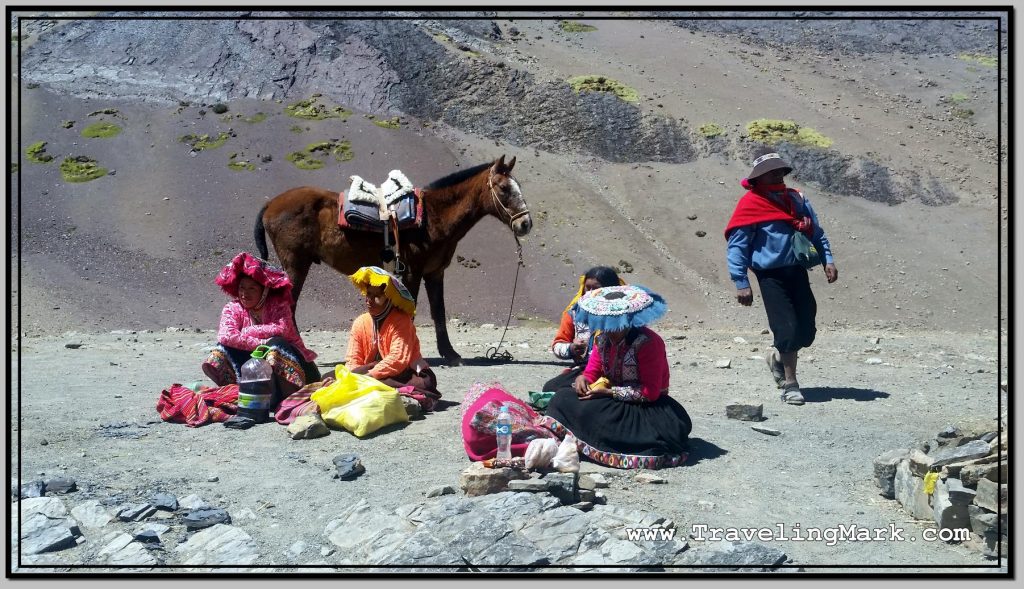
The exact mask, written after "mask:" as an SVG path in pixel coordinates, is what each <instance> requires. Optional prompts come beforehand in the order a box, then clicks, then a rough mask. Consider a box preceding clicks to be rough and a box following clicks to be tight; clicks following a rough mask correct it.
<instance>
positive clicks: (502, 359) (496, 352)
mask: <svg viewBox="0 0 1024 589" xmlns="http://www.w3.org/2000/svg"><path fill="white" fill-rule="evenodd" d="M515 237H516V253H517V254H518V256H519V260H518V262H516V277H515V280H514V281H513V282H512V300H511V301H510V302H509V304H508V319H506V320H505V329H504V330H502V332H501V339H500V340H498V345H497V346H492V347H490V348H488V349H487V353H485V354H484V355H483V356H478V357H477V360H482V361H484V362H487V363H491V364H505V363H507V362H514V361H515V357H514V356H512V353H511V352H509V351H508V350H502V349H501V346H502V345H503V344H504V343H505V334H506V333H508V325H509V323H511V322H512V309H513V308H514V307H515V304H516V288H518V286H519V269H520V268H522V267H523V266H524V265H525V264H523V244H522V243H520V242H519V236H518V235H516V236H515Z"/></svg>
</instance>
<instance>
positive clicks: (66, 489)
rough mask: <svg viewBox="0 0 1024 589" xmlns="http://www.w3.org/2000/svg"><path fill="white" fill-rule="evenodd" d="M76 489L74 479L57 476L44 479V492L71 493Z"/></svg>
mask: <svg viewBox="0 0 1024 589" xmlns="http://www.w3.org/2000/svg"><path fill="white" fill-rule="evenodd" d="M77 490H78V485H77V484H76V483H75V480H74V479H67V478H63V477H58V478H54V479H50V480H48V481H46V492H47V493H51V494H54V493H59V494H61V495H63V494H65V493H71V492H74V491H77Z"/></svg>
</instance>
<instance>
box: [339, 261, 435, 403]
mask: <svg viewBox="0 0 1024 589" xmlns="http://www.w3.org/2000/svg"><path fill="white" fill-rule="evenodd" d="M349 278H350V279H351V280H352V284H354V285H355V286H356V288H358V289H359V291H360V292H361V293H362V294H363V296H364V297H365V298H366V313H363V314H362V315H360V316H359V317H356V319H355V321H353V322H352V330H351V333H350V335H349V340H348V351H347V353H346V355H345V367H346V368H348V369H349V370H351V371H352V372H355V373H357V374H368V375H370V376H372V377H373V378H375V379H377V380H379V381H381V382H382V383H384V384H386V385H388V386H390V387H394V388H396V389H399V392H401V393H403V394H406V395H407V396H411V397H413V398H415V399H416V400H417V401H418V402H419V403H420V406H421V407H422V408H423V410H424V411H430V410H431V409H433V407H434V403H435V402H436V401H437V400H438V399H440V398H441V393H439V392H438V391H437V377H436V376H435V375H434V371H433V370H431V369H430V366H429V365H428V364H427V362H426V360H424V359H423V356H422V355H420V340H419V337H417V335H416V326H415V325H414V324H413V320H412V319H413V317H414V316H415V315H416V301H415V299H413V298H412V294H411V293H409V290H408V289H407V288H405V285H404V284H402V281H401V280H399V279H398V278H397V277H396V276H394V275H393V274H391V273H390V272H388V271H386V270H383V269H381V268H378V267H377V266H365V267H363V268H360V269H359V270H357V271H356V273H355V274H353V275H352V276H350V277H349ZM406 387H412V390H411V391H410V390H409V389H406ZM403 389H405V390H403Z"/></svg>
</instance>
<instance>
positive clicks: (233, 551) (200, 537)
mask: <svg viewBox="0 0 1024 589" xmlns="http://www.w3.org/2000/svg"><path fill="white" fill-rule="evenodd" d="M174 551H175V552H178V553H181V555H182V557H183V558H184V559H185V560H184V562H183V563H182V564H186V565H198V566H202V565H237V566H245V565H250V564H252V563H253V562H255V561H256V559H257V558H259V552H257V549H256V543H255V542H253V540H252V538H251V537H250V536H249V534H246V533H245V532H244V531H242V530H241V529H239V528H236V527H234V526H229V525H226V524H217V525H215V526H213V527H211V528H207V529H205V530H203V531H201V532H198V533H196V534H195V535H193V536H192V537H191V538H189V539H188V541H187V542H185V543H184V544H180V545H179V546H178V547H177V548H175V549H174Z"/></svg>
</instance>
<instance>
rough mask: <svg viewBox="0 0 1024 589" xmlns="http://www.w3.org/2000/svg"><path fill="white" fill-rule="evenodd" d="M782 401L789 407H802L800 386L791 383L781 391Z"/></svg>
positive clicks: (802, 398)
mask: <svg viewBox="0 0 1024 589" xmlns="http://www.w3.org/2000/svg"><path fill="white" fill-rule="evenodd" d="M782 400H783V401H785V402H786V403H788V404H790V405H803V404H804V396H803V394H801V393H800V385H798V384H797V383H795V382H794V383H792V384H788V385H786V388H784V389H782Z"/></svg>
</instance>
